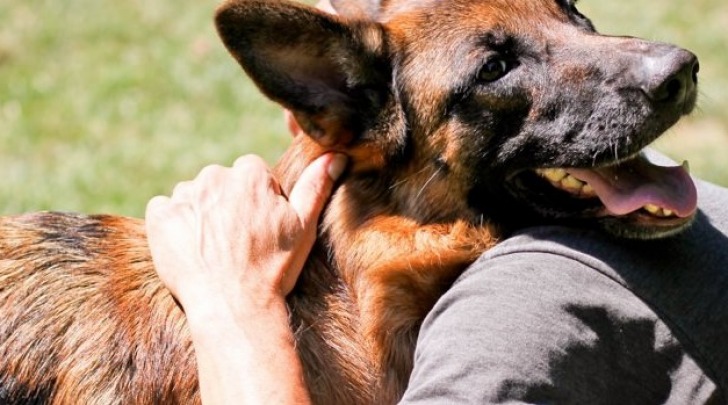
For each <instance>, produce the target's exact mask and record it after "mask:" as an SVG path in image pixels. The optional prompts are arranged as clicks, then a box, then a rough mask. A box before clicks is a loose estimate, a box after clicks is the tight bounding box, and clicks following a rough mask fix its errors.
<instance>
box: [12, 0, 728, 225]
mask: <svg viewBox="0 0 728 405" xmlns="http://www.w3.org/2000/svg"><path fill="white" fill-rule="evenodd" d="M216 5H217V4H216V3H214V2H209V3H205V2H194V1H188V0H178V1H175V2H171V1H142V0H128V1H123V2H115V1H111V0H63V1H58V0H29V1H18V0H10V1H5V2H1V3H0V21H2V22H3V23H2V24H0V145H2V147H1V148H0V161H1V162H2V167H3V169H4V176H3V182H2V186H0V213H17V212H22V211H30V210H41V209H55V210H73V211H86V212H111V213H119V214H126V215H134V216H139V215H142V214H143V211H144V205H145V204H146V201H147V200H148V199H149V198H150V197H151V196H153V195H155V194H159V193H168V192H169V191H170V190H171V188H172V187H173V185H174V184H175V183H176V182H177V181H180V180H185V179H189V178H191V177H192V176H194V175H195V174H196V173H197V171H198V170H199V169H200V168H201V167H203V166H204V165H206V164H209V163H220V164H230V163H231V162H232V161H233V160H234V159H235V158H236V157H237V156H239V155H241V154H245V153H258V154H262V155H263V156H264V157H265V158H266V159H267V160H268V161H269V162H274V161H275V159H276V157H277V156H279V155H280V153H281V152H282V150H283V148H285V145H286V143H287V141H288V140H287V138H288V135H287V133H286V131H285V130H284V128H283V123H282V120H281V113H280V110H279V109H278V108H277V107H276V106H275V105H273V104H272V103H270V102H269V101H267V100H265V99H264V98H263V97H262V96H260V95H259V94H258V92H257V90H256V89H255V88H254V86H253V85H252V84H251V83H250V82H249V81H248V80H247V78H245V77H244V75H243V73H242V71H241V70H240V68H239V67H238V66H237V64H236V63H235V62H234V61H233V59H232V58H231V57H230V56H229V55H228V54H227V52H226V51H225V50H224V48H223V46H222V45H221V43H220V41H219V39H218V38H217V35H216V33H215V32H214V27H213V24H212V13H213V10H214V8H215V7H216ZM580 6H581V7H582V8H583V9H584V11H585V13H586V14H588V15H590V16H592V17H593V18H594V20H595V22H596V23H597V26H598V27H599V28H601V29H602V30H603V31H605V32H609V33H625V34H631V35H639V36H645V37H648V38H651V39H660V40H664V41H668V42H675V43H679V44H681V45H683V46H685V47H687V48H690V49H692V50H694V51H695V52H696V53H698V55H699V56H700V57H701V63H702V70H701V81H702V84H703V90H702V92H701V102H700V111H699V112H698V113H697V114H696V115H695V117H694V118H693V119H691V120H689V121H688V122H686V123H685V124H684V125H682V126H678V127H677V128H676V129H675V130H674V131H672V132H673V134H672V135H670V137H669V138H668V140H667V141H665V142H663V143H661V144H660V148H661V149H663V150H665V151H666V152H667V153H669V154H671V155H672V156H674V157H675V158H676V159H680V160H682V159H683V158H688V159H689V160H690V161H691V164H692V166H693V168H694V169H695V170H694V171H695V172H697V173H699V174H700V175H702V176H705V177H707V178H709V179H711V180H713V181H718V182H722V183H723V184H728V169H727V168H726V167H727V166H728V163H726V162H725V156H728V139H727V137H728V132H727V131H726V124H727V123H728V115H726V114H725V113H724V111H727V110H728V96H726V94H728V75H727V74H726V72H728V44H727V40H726V36H725V34H723V29H724V27H725V26H726V25H728V4H727V3H725V1H724V0H696V1H691V2H681V1H678V0H669V1H660V2H658V1H642V2H629V3H628V2H626V1H621V0H616V1H609V2H603V1H596V0H582V1H581V2H580ZM684 154H688V155H689V156H684ZM698 162H701V163H698Z"/></svg>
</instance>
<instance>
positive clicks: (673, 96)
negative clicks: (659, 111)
mask: <svg viewBox="0 0 728 405" xmlns="http://www.w3.org/2000/svg"><path fill="white" fill-rule="evenodd" d="M635 68H636V69H640V70H641V71H640V72H639V74H638V75H637V77H641V78H642V81H643V83H641V88H642V90H643V91H644V93H645V94H646V95H647V97H648V98H649V99H650V100H652V101H653V102H656V103H660V104H666V105H677V106H682V107H683V111H684V112H685V113H688V112H690V110H692V108H693V105H694V103H695V98H696V92H697V85H698V71H699V70H700V64H699V62H698V58H697V57H696V56H695V55H694V54H693V53H692V52H689V51H687V50H684V49H681V48H677V47H665V46H662V47H660V48H658V49H657V50H656V51H652V52H648V54H647V55H645V56H644V57H643V58H642V63H640V64H638V65H637V66H635Z"/></svg>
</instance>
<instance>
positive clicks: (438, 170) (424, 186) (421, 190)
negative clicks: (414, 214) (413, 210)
mask: <svg viewBox="0 0 728 405" xmlns="http://www.w3.org/2000/svg"><path fill="white" fill-rule="evenodd" d="M441 171H442V169H440V168H438V169H437V170H435V172H434V173H432V176H430V178H429V179H427V181H426V182H425V184H423V185H422V188H420V191H419V192H417V196H416V197H415V199H418V198H420V196H421V195H422V193H423V192H424V191H425V189H426V188H427V186H429V185H430V183H432V180H434V179H435V177H437V175H438V174H440V172H441Z"/></svg>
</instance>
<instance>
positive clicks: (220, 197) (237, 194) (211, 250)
mask: <svg viewBox="0 0 728 405" xmlns="http://www.w3.org/2000/svg"><path fill="white" fill-rule="evenodd" d="M344 165H345V158H344V157H343V156H341V155H334V154H327V155H324V156H322V157H320V158H319V159H317V160H316V161H314V162H313V163H312V164H311V165H310V166H309V167H308V168H307V169H306V170H305V171H304V172H303V173H302V175H301V177H300V179H299V180H298V182H297V183H296V185H295V186H294V188H293V190H292V191H291V195H290V196H289V198H286V197H285V196H283V195H282V194H281V189H280V186H279V184H278V182H277V180H276V179H275V178H273V176H272V175H271V173H270V172H269V171H268V168H267V166H266V164H265V163H264V162H263V161H262V160H261V159H260V158H259V157H257V156H252V155H250V156H244V157H242V158H240V159H238V160H237V161H236V162H235V164H234V165H233V167H232V168H225V167H221V166H208V167H206V168H204V169H203V170H202V171H201V172H200V174H199V175H198V176H197V178H195V179H194V180H192V181H189V182H183V183H180V184H178V185H177V187H175V189H174V192H173V193H172V196H171V197H163V196H157V197H154V198H153V199H151V200H150V201H149V204H148V205H147V212H146V220H147V222H146V224H147V225H146V226H147V237H148V240H149V246H150V250H151V253H152V257H153V260H154V265H155V268H156V270H157V272H158V274H159V276H160V278H161V279H162V281H163V282H164V284H165V285H166V286H167V287H168V288H169V289H170V291H171V292H172V294H173V295H174V296H175V297H176V298H177V299H178V301H179V302H180V304H181V305H182V307H183V308H185V311H187V312H189V311H190V310H195V311H198V310H199V311H202V312H206V314H207V315H210V314H213V313H219V311H220V307H219V305H223V306H225V307H226V308H228V309H230V310H231V311H232V313H233V314H236V316H241V317H243V316H246V315H249V314H250V311H256V310H260V309H261V308H265V307H266V306H267V305H270V304H271V303H273V302H276V303H277V302H281V301H283V299H284V297H285V295H287V294H288V293H289V292H290V291H291V289H292V288H293V286H294V285H295V282H296V280H297V278H298V275H299V273H300V271H301V268H302V267H303V264H304V262H305V260H306V258H307V256H308V254H309V251H310V249H311V247H312V246H313V243H314V240H315V238H316V228H317V222H318V217H319V215H320V212H321V210H322V208H323V206H324V204H325V202H326V200H327V199H328V197H329V195H330V193H331V190H332V188H333V184H334V181H335V179H336V178H337V177H338V176H339V175H340V174H341V171H342V170H343V168H344ZM206 305H209V306H213V307H214V308H206V307H205V306H206ZM208 309H209V311H207V310H208ZM188 316H189V313H188Z"/></svg>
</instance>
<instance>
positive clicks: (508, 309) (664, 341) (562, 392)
mask: <svg viewBox="0 0 728 405" xmlns="http://www.w3.org/2000/svg"><path fill="white" fill-rule="evenodd" d="M557 231H558V233H559V234H564V235H566V237H565V238H567V239H568V237H569V236H568V235H569V233H570V232H572V231H571V230H568V229H566V228H563V229H557ZM572 237H578V238H582V239H584V236H583V235H582V234H579V233H577V232H573V235H572ZM510 242H512V241H507V242H506V243H505V245H510V246H509V247H508V248H505V249H504V248H503V247H502V246H499V247H496V248H495V249H494V250H493V252H496V251H497V252H503V251H505V250H508V249H510V251H508V253H507V254H498V253H496V254H495V255H486V257H485V258H484V259H481V260H480V261H479V262H478V263H476V264H475V265H473V267H472V268H471V269H469V270H468V271H467V272H466V273H465V274H464V275H463V276H462V277H461V279H460V280H458V281H457V282H456V283H455V285H454V286H453V287H452V288H451V289H450V290H449V291H448V292H447V293H446V294H445V295H444V296H443V297H442V299H441V300H440V301H439V302H438V303H437V305H436V306H435V307H434V308H433V310H432V311H431V312H430V314H429V315H428V317H427V319H426V320H425V322H424V324H423V326H422V328H421V331H420V336H419V340H418V346H417V351H416V355H415V368H414V371H413V374H412V377H411V380H410V384H409V387H408V389H407V392H406V394H405V397H404V400H403V403H405V404H442V403H483V404H485V403H542V404H583V403H589V404H614V403H625V404H631V403H635V404H636V403H664V402H671V401H672V402H674V403H702V402H701V401H704V400H705V399H706V398H707V397H708V396H709V395H711V392H712V390H713V389H714V388H715V387H714V385H713V384H712V383H711V382H710V381H709V380H708V379H707V378H705V376H704V374H703V373H702V371H701V370H700V368H699V367H698V366H697V365H696V363H695V361H694V360H693V359H692V358H691V356H690V355H689V354H688V353H687V352H686V351H685V350H684V348H683V347H682V345H681V343H680V342H679V341H678V340H677V339H676V338H675V337H674V336H673V335H672V334H671V332H670V330H669V328H668V327H667V326H666V325H665V323H664V322H663V321H662V319H661V318H660V317H659V316H658V315H657V314H655V312H653V311H652V309H651V308H650V307H649V306H648V305H646V304H645V303H644V302H643V301H642V300H641V299H640V298H639V297H638V296H636V295H635V294H634V293H633V292H632V291H630V289H629V288H626V287H625V286H624V285H623V284H621V283H619V282H617V281H616V280H614V279H613V278H610V277H607V276H606V275H605V273H604V272H602V271H601V269H600V268H599V267H598V266H606V264H605V263H603V262H600V261H598V260H595V259H593V258H591V259H589V260H591V262H590V263H587V262H586V261H581V260H576V259H575V257H576V256H577V255H579V257H584V256H585V255H583V254H579V253H574V252H573V251H571V252H570V251H568V250H567V249H564V248H562V247H554V245H553V244H549V243H548V242H543V241H540V242H537V243H538V244H536V242H532V241H528V242H527V245H526V246H527V247H521V246H518V247H517V248H515V249H513V244H512V243H510ZM597 243H600V244H607V242H606V241H605V240H603V239H599V238H595V244H597ZM529 249H531V251H528V250H529ZM547 249H552V250H553V252H548V253H547V252H546V250H547ZM524 250H525V251H524ZM592 265H593V266H595V267H593V266H592ZM668 399H669V400H668Z"/></svg>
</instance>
